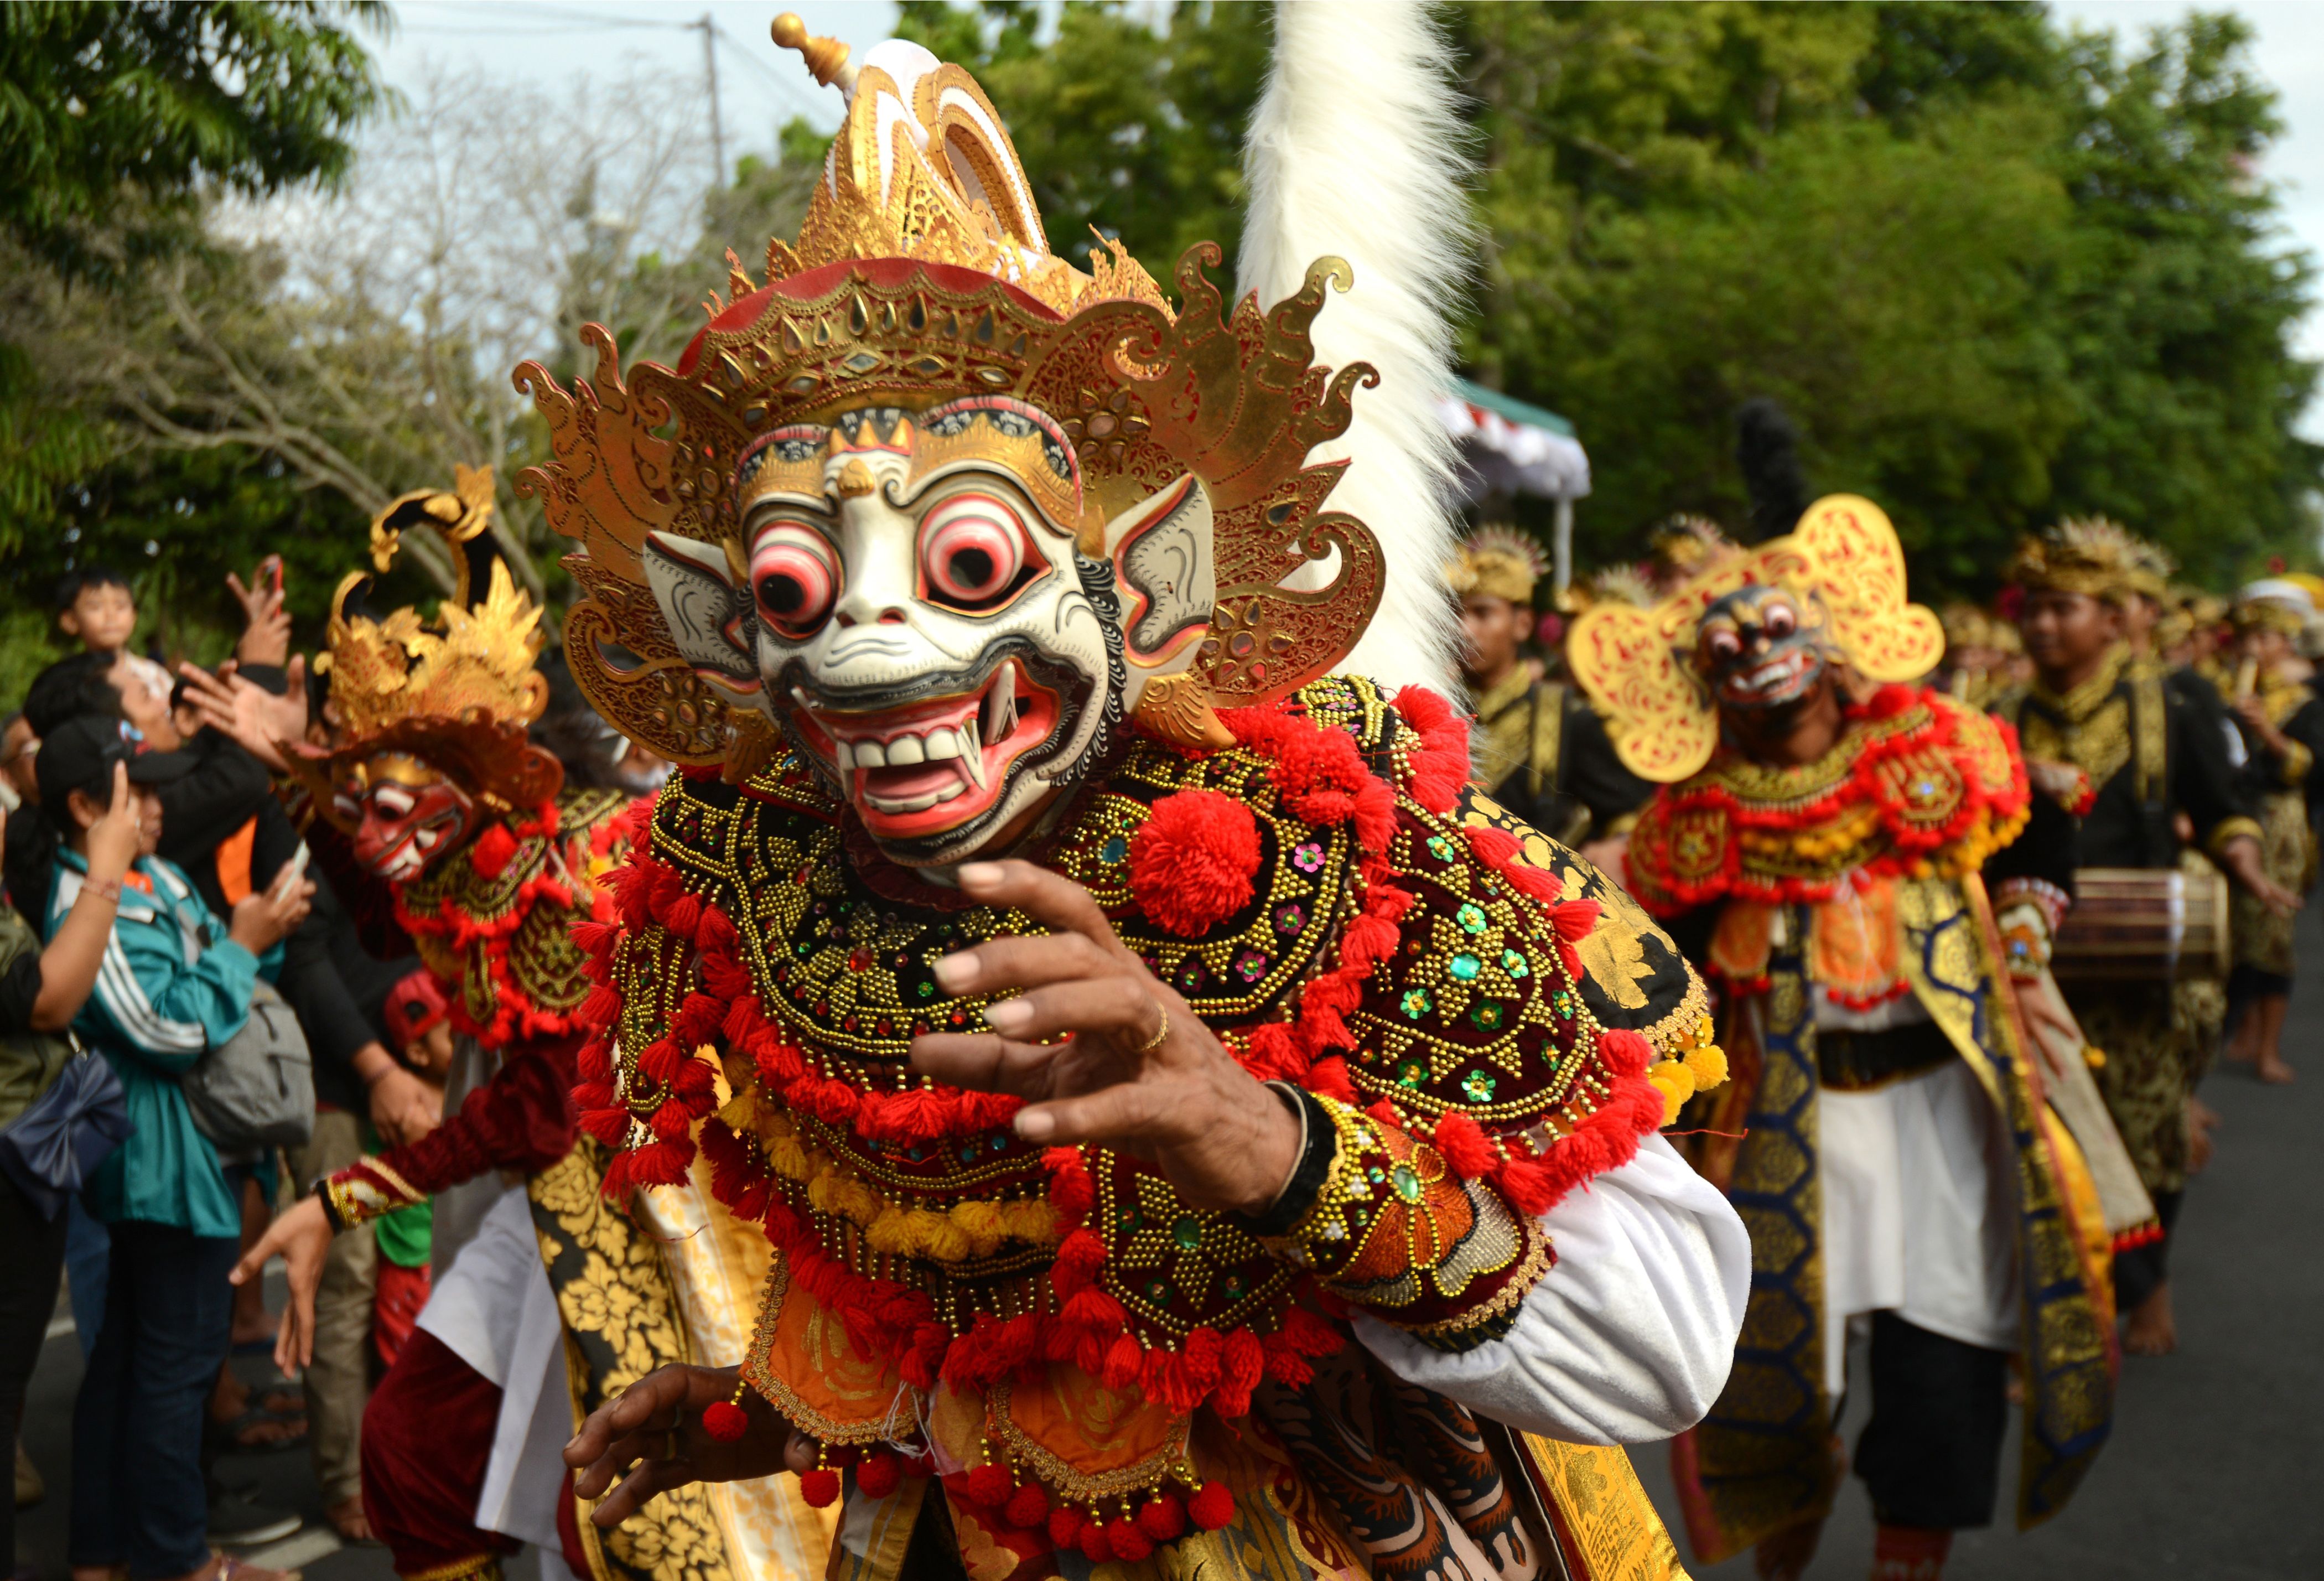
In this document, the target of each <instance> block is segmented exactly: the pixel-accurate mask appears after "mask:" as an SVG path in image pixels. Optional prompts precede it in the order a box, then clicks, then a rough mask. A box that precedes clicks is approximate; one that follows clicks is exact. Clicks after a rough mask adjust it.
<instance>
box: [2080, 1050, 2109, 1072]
mask: <svg viewBox="0 0 2324 1581" xmlns="http://www.w3.org/2000/svg"><path fill="white" fill-rule="evenodd" d="M2082 1063H2083V1064H2085V1065H2087V1066H2089V1068H2091V1069H2092V1070H2104V1069H2105V1068H2106V1051H2105V1050H2104V1049H2100V1048H2099V1047H2098V1045H2097V1044H2096V1043H2085V1044H2083V1045H2082Z"/></svg>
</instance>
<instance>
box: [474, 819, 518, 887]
mask: <svg viewBox="0 0 2324 1581" xmlns="http://www.w3.org/2000/svg"><path fill="white" fill-rule="evenodd" d="M515 855H516V837H515V836H514V835H512V834H510V833H509V829H508V825H506V824H503V823H496V824H493V826H492V827H489V828H487V829H486V830H485V831H484V833H483V834H481V835H478V836H477V837H476V843H475V845H474V846H470V847H469V848H468V865H469V866H471V867H473V868H475V870H476V874H477V876H479V877H481V878H498V877H499V876H500V875H501V874H503V872H505V871H506V870H507V868H508V864H509V863H510V861H511V859H512V858H513V857H514V856H515Z"/></svg>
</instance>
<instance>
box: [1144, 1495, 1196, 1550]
mask: <svg viewBox="0 0 2324 1581" xmlns="http://www.w3.org/2000/svg"><path fill="white" fill-rule="evenodd" d="M1138 1530H1140V1531H1142V1532H1144V1533H1145V1534H1146V1535H1147V1536H1148V1537H1150V1538H1152V1539H1154V1540H1155V1541H1156V1542H1175V1541H1176V1540H1177V1539H1179V1538H1180V1537H1182V1536H1184V1535H1185V1530H1186V1512H1185V1510H1184V1509H1183V1508H1181V1507H1180V1505H1179V1503H1178V1501H1177V1500H1176V1499H1175V1498H1173V1497H1172V1496H1171V1495H1170V1494H1168V1493H1159V1494H1157V1495H1156V1496H1155V1497H1153V1498H1151V1499H1148V1500H1147V1501H1146V1502H1145V1504H1144V1506H1143V1507H1141V1508H1140V1509H1139V1512H1138Z"/></svg>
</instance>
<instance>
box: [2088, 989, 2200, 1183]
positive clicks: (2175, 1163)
mask: <svg viewBox="0 0 2324 1581" xmlns="http://www.w3.org/2000/svg"><path fill="white" fill-rule="evenodd" d="M2066 1001H2067V1003H2069V1004H2070V1006H2071V1007H2072V1009H2073V1012H2074V1019H2075V1020H2076V1021H2078V1022H2080V1023H2081V1027H2082V1035H2083V1036H2084V1037H2085V1038H2087V1039H2089V1041H2090V1044H2091V1046H2092V1047H2094V1048H2096V1049H2098V1051H2099V1052H2100V1053H2101V1054H2103V1055H2104V1056H2105V1059H2106V1063H2105V1064H2103V1065H2101V1066H2099V1067H2098V1091H2099V1092H2100V1093H2101V1094H2102V1095H2104V1096H2105V1098H2106V1105H2107V1113H2109V1114H2112V1115H2113V1116H2114V1123H2115V1129H2116V1131H2118V1132H2120V1133H2122V1144H2123V1146H2124V1147H2125V1148H2126V1149H2127V1150H2128V1151H2129V1153H2130V1160H2131V1162H2132V1163H2133V1164H2134V1165H2135V1166H2136V1167H2137V1170H2138V1179H2139V1183H2140V1184H2141V1185H2143V1186H2144V1187H2145V1188H2146V1189H2147V1190H2148V1191H2149V1192H2155V1191H2177V1190H2180V1189H2181V1188H2183V1187H2184V1186H2185V1185H2186V1184H2187V1095H2188V1094H2190V1093H2191V1092H2192V1091H2194V1088H2195V1080H2196V1077H2197V1076H2198V1075H2199V1072H2200V1068H2201V1065H2202V1063H2203V1061H2202V1058H2201V1056H2202V1052H2203V1047H2204V1045H2203V1044H2202V1042H2201V1040H2200V1037H2199V1031H2198V1028H2197V1023H2196V1022H2194V1020H2193V1018H2192V1017H2190V1015H2188V1014H2186V1013H2185V1012H2184V1007H2182V1006H2181V1003H2180V996H2179V994H2178V993H2177V992H2176V990H2175V989H2174V988H2173V986H2172V985H2171V984H2168V983H2105V984H2089V985H2082V984H2076V985H2073V986H2071V987H2070V988H2069V989H2068V990H2067V992H2066Z"/></svg>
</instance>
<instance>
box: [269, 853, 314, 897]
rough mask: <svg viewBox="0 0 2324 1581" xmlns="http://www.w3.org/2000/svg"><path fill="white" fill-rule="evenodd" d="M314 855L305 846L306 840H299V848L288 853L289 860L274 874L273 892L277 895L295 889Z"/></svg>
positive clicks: (305, 874) (304, 875) (305, 873)
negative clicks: (289, 854)
mask: <svg viewBox="0 0 2324 1581" xmlns="http://www.w3.org/2000/svg"><path fill="white" fill-rule="evenodd" d="M314 855H315V854H314V853H313V852H312V851H309V849H308V848H307V842H306V841H304V840H301V841H300V842H299V848H298V849H297V850H296V851H293V852H291V860H290V861H288V862H285V863H284V864H282V871H281V873H278V874H275V875H274V892H275V893H276V894H278V895H285V894H289V893H290V892H291V891H292V890H293V889H296V888H297V887H298V884H299V881H300V879H302V878H304V877H306V876H307V864H308V863H309V861H310V860H312V859H313V857H314Z"/></svg>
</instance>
